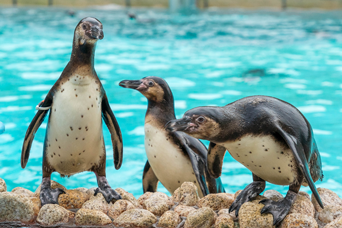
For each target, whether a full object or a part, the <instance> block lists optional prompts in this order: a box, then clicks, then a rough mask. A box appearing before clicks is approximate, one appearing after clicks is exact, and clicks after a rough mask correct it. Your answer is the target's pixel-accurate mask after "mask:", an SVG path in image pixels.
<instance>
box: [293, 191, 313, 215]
mask: <svg viewBox="0 0 342 228" xmlns="http://www.w3.org/2000/svg"><path fill="white" fill-rule="evenodd" d="M292 213H299V214H303V215H307V216H310V217H313V218H314V217H315V208H314V206H313V204H312V203H311V201H310V199H308V198H307V197H305V196H303V195H299V194H298V195H297V197H296V200H295V201H294V203H293V205H292V206H291V209H290V212H289V214H292Z"/></svg>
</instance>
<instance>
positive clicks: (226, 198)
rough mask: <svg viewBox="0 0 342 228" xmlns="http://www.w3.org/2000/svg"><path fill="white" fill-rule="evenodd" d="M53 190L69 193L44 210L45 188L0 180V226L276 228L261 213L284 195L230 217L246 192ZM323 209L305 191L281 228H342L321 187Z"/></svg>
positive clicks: (338, 209) (338, 210) (341, 216)
mask: <svg viewBox="0 0 342 228" xmlns="http://www.w3.org/2000/svg"><path fill="white" fill-rule="evenodd" d="M51 187H52V188H62V189H63V190H65V192H66V194H62V195H60V196H59V199H58V203H59V205H57V204H48V205H44V206H43V207H41V205H40V200H39V193H40V187H38V189H37V190H36V192H34V193H33V192H31V191H29V190H27V189H24V188H21V187H17V188H14V189H13V190H12V191H11V192H7V188H6V183H5V181H4V180H2V179H1V178H0V192H1V193H0V227H12V226H20V225H22V226H26V227H30V226H31V227H44V226H55V225H59V226H61V227H76V226H94V227H99V226H101V227H102V226H103V227H132V228H133V227H139V228H148V227H165V228H166V227H167V228H181V227H185V228H195V227H196V228H210V227H215V228H236V227H240V228H257V227H258V228H268V227H270V228H272V227H274V226H273V225H272V224H273V217H272V215H270V214H268V215H261V214H260V211H261V209H262V207H263V205H262V204H259V201H260V200H262V199H266V198H268V199H272V200H275V201H278V200H281V199H283V196H282V195H281V194H280V193H279V192H277V191H274V190H268V191H266V192H265V193H264V194H263V196H258V197H257V198H256V199H255V200H253V201H251V202H248V203H245V204H243V205H242V207H241V208H240V212H239V217H238V218H237V217H235V213H234V212H232V213H229V212H228V208H229V207H230V205H231V204H232V203H233V201H234V199H235V198H236V197H237V196H238V194H239V193H240V192H241V191H238V192H236V193H235V194H230V193H219V194H211V195H208V196H206V197H204V198H202V199H199V197H198V194H197V187H196V186H195V185H194V184H193V183H190V182H186V183H183V184H182V186H181V187H180V188H178V189H177V190H176V191H175V192H174V194H173V196H172V197H169V196H167V195H166V194H164V193H160V192H155V193H151V192H147V193H145V194H143V195H142V196H140V197H139V199H136V198H134V196H133V195H132V194H131V193H128V192H126V191H125V190H123V189H121V188H117V189H115V190H116V191H117V192H118V193H120V195H121V196H122V199H121V200H118V201H116V202H114V203H110V204H108V203H107V202H106V201H105V199H104V197H103V196H102V194H101V193H99V194H97V196H94V191H95V189H96V188H91V189H86V188H77V189H73V190H67V189H66V188H65V187H64V186H62V185H60V184H59V183H57V182H52V185H51ZM318 192H319V194H320V196H321V199H322V201H323V204H324V206H325V208H324V209H321V208H320V207H319V205H318V203H317V202H316V201H315V199H314V197H311V200H310V196H309V195H308V194H307V193H305V192H300V194H299V195H298V196H297V199H296V201H295V203H294V205H293V206H292V208H291V211H290V213H289V214H288V215H287V216H286V218H285V219H284V221H283V222H282V223H281V225H280V228H290V227H291V228H292V227H302V228H305V227H308V228H309V227H310V228H320V227H322V228H323V227H324V228H338V227H342V199H341V198H339V197H338V195H337V194H336V193H334V192H332V191H331V190H328V189H324V188H319V189H318Z"/></svg>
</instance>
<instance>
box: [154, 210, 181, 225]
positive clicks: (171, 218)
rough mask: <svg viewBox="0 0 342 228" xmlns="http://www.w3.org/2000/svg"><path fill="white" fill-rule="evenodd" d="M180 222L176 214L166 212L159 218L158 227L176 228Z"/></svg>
mask: <svg viewBox="0 0 342 228" xmlns="http://www.w3.org/2000/svg"><path fill="white" fill-rule="evenodd" d="M180 222H181V219H180V217H179V215H178V214H177V213H176V212H174V211H167V212H165V213H164V214H163V215H162V216H161V217H160V219H159V222H158V227H165V228H176V227H177V225H178V224H179V223H180Z"/></svg>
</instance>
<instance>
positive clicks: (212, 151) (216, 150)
mask: <svg viewBox="0 0 342 228" xmlns="http://www.w3.org/2000/svg"><path fill="white" fill-rule="evenodd" d="M225 154H226V148H225V147H223V146H219V145H217V144H215V143H213V142H210V144H209V149H208V159H207V165H208V170H209V173H210V175H212V176H214V177H215V178H218V177H220V176H221V174H222V164H223V158H224V155H225Z"/></svg>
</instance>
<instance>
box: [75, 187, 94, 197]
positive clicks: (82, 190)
mask: <svg viewBox="0 0 342 228" xmlns="http://www.w3.org/2000/svg"><path fill="white" fill-rule="evenodd" d="M72 190H75V191H79V192H83V193H86V194H88V189H87V188H83V187H79V188H75V189H72ZM89 198H90V196H89Z"/></svg>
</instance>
